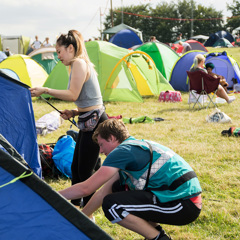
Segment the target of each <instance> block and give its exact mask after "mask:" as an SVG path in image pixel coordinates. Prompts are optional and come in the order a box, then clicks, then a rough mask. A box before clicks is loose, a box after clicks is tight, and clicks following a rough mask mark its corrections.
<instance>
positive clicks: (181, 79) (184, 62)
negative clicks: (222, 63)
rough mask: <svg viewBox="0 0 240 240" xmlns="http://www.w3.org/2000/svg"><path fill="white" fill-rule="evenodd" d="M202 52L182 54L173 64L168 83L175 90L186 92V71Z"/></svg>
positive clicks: (187, 88) (187, 89)
mask: <svg viewBox="0 0 240 240" xmlns="http://www.w3.org/2000/svg"><path fill="white" fill-rule="evenodd" d="M204 53H206V52H203V51H189V52H186V53H185V54H183V55H182V56H181V57H180V58H179V59H178V60H177V61H176V63H175V65H174V67H173V70H172V73H171V76H170V81H169V83H170V84H171V85H172V87H173V88H174V89H175V90H178V91H184V92H188V91H189V87H188V77H187V71H188V70H189V69H190V68H191V67H192V65H193V61H194V58H195V56H196V55H197V54H204Z"/></svg>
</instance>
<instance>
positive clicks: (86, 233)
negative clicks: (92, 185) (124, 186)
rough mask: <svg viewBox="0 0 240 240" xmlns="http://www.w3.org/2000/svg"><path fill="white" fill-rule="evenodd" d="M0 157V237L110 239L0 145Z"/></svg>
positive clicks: (19, 239)
mask: <svg viewBox="0 0 240 240" xmlns="http://www.w3.org/2000/svg"><path fill="white" fill-rule="evenodd" d="M1 141H4V138H3V139H2V138H0V144H1ZM0 159H1V161H0V196H1V201H0V222H1V224H0V238H1V239H18V240H26V239H34V240H43V239H49V240H55V239H57V240H65V239H68V240H79V239H81V240H90V239H93V240H102V239H105V240H112V238H111V237H110V236H109V235H107V234H106V233H105V232H104V231H103V230H101V229H100V228H99V227H98V226H97V225H95V224H94V223H93V222H92V221H91V220H90V219H89V218H87V217H86V216H85V215H84V214H82V213H81V212H80V211H79V210H77V208H76V207H74V206H73V205H72V204H71V203H70V202H68V201H67V200H66V199H65V198H63V197H62V196H61V195H60V194H58V193H57V192H55V191H54V190H53V189H52V188H51V187H50V186H49V185H47V184H46V183H45V182H44V181H42V180H41V179H40V178H39V177H38V176H36V175H35V174H34V173H33V172H32V171H31V170H29V169H28V168H27V167H26V166H24V165H23V164H22V163H21V162H19V161H18V160H17V159H16V158H14V157H12V156H11V155H9V154H7V153H6V152H5V151H3V150H2V149H0ZM19 176H21V177H20V178H19Z"/></svg>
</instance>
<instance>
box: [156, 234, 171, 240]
mask: <svg viewBox="0 0 240 240" xmlns="http://www.w3.org/2000/svg"><path fill="white" fill-rule="evenodd" d="M157 240H172V238H171V237H169V236H167V234H164V236H162V237H160V238H158V239H157Z"/></svg>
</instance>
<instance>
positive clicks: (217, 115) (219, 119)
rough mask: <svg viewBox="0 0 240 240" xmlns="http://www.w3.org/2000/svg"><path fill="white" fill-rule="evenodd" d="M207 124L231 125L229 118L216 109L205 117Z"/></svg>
mask: <svg viewBox="0 0 240 240" xmlns="http://www.w3.org/2000/svg"><path fill="white" fill-rule="evenodd" d="M206 121H207V122H216V123H229V122H230V123H231V122H232V120H231V118H230V117H229V116H228V115H227V114H226V113H224V112H221V110H219V109H218V108H216V109H215V110H214V111H213V112H212V113H211V114H210V115H208V116H207V117H206Z"/></svg>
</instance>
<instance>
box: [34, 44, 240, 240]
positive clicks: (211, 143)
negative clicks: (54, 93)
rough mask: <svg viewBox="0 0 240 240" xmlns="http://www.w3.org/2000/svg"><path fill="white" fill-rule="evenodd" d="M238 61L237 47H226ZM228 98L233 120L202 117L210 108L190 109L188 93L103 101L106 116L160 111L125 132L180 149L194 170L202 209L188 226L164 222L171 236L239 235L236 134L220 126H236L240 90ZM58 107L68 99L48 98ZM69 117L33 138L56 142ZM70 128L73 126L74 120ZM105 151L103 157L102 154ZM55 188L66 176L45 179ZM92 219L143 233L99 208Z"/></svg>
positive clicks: (226, 108) (114, 231) (40, 105)
mask: <svg viewBox="0 0 240 240" xmlns="http://www.w3.org/2000/svg"><path fill="white" fill-rule="evenodd" d="M226 50H227V51H228V52H229V54H230V55H232V56H233V57H234V58H235V60H237V61H238V62H240V50H239V49H238V48H234V49H226ZM235 96H236V100H235V101H234V102H233V103H231V104H230V105H228V104H219V109H220V110H221V111H223V112H224V113H226V114H227V115H228V116H230V117H231V119H232V123H225V124H219V123H207V122H206V120H205V119H206V116H207V115H208V114H210V113H211V112H212V111H213V110H214V108H210V109H208V110H206V109H203V110H200V111H196V110H190V109H189V105H188V104H187V100H188V93H182V99H183V101H182V102H179V103H160V102H158V96H156V97H150V98H144V103H122V102H121V103H120V102H110V103H105V105H106V112H107V113H108V115H109V116H116V115H119V114H121V115H122V116H123V117H139V116H144V115H147V116H149V117H152V118H154V117H161V118H163V119H165V120H164V121H162V122H155V123H149V124H147V123H145V124H144V123H138V124H128V125H127V127H128V129H129V131H130V133H131V134H132V135H133V136H135V137H136V138H140V139H141V138H144V139H151V140H153V141H157V142H159V143H161V144H163V145H165V146H167V147H170V148H171V149H172V150H174V151H175V152H176V153H178V154H179V155H181V156H182V157H183V158H184V159H185V160H186V161H187V162H188V163H189V164H190V165H191V166H192V168H193V169H194V170H195V171H196V173H197V175H198V178H199V180H200V183H201V186H202V189H203V193H202V196H203V209H202V212H201V215H200V217H199V218H198V219H197V220H196V221H195V222H193V223H192V224H189V225H187V226H180V227H179V226H169V225H166V226H163V227H164V229H165V230H166V231H167V232H168V233H170V234H171V236H172V238H173V239H175V240H180V239H189V240H190V239H191V240H195V239H205V240H210V239H214V240H220V239H231V240H233V239H240V233H239V232H240V231H239V229H240V219H239V218H240V174H239V172H240V144H239V141H240V138H236V137H223V136H221V131H222V130H226V129H228V128H229V127H231V126H235V127H240V119H239V105H240V95H239V94H235ZM51 103H52V104H53V105H54V106H56V107H57V108H58V109H72V108H74V107H75V106H74V104H73V103H68V102H63V101H58V100H51ZM33 108H34V113H35V119H36V120H37V119H39V118H40V117H41V116H43V115H44V114H46V113H49V112H51V111H52V110H53V109H52V108H51V107H50V106H49V105H47V104H46V103H45V102H42V101H40V100H33ZM70 125H71V124H70V123H69V122H68V121H65V122H64V123H63V124H62V125H61V126H60V127H59V129H57V130H56V131H55V132H52V133H50V134H48V135H46V136H45V137H43V136H39V137H38V143H49V142H56V141H57V139H58V137H59V136H61V135H63V134H66V131H67V130H69V129H70ZM72 129H75V130H76V128H75V127H74V126H73V127H72ZM104 158H105V157H104V156H102V159H103V160H104ZM46 182H47V183H48V184H49V185H50V186H51V187H52V188H53V189H55V190H60V189H63V188H66V187H67V186H70V180H69V179H59V180H53V179H47V180H46ZM95 217H96V223H97V224H98V225H99V226H100V227H101V228H102V229H103V230H104V231H106V232H107V233H108V234H110V235H111V236H112V237H113V238H114V239H116V240H132V239H143V237H141V236H140V235H138V234H136V233H133V232H131V231H129V230H127V229H124V228H122V227H120V226H119V225H117V224H111V223H109V222H108V220H107V219H106V218H105V217H104V214H103V212H102V210H101V209H99V210H98V211H97V212H96V213H95Z"/></svg>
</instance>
